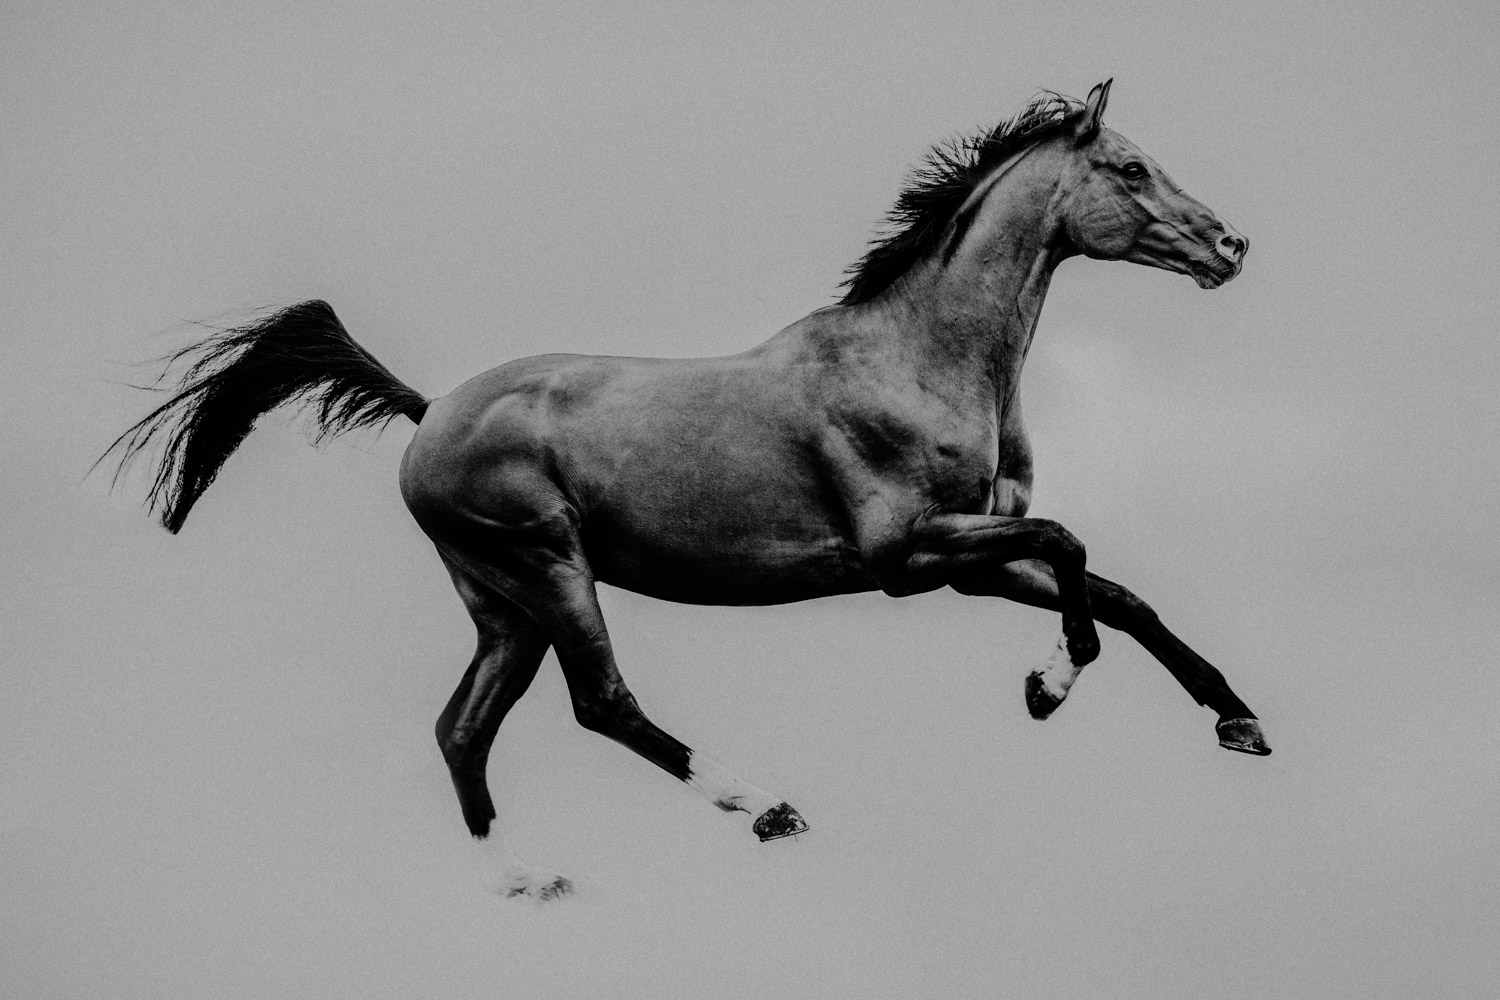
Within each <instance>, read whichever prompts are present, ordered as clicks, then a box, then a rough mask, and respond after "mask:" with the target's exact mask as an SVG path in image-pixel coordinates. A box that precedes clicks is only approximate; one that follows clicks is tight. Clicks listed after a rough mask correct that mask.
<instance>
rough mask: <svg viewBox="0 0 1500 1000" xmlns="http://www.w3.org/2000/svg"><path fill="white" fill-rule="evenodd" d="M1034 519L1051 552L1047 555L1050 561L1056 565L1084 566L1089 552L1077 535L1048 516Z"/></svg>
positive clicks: (1042, 540)
mask: <svg viewBox="0 0 1500 1000" xmlns="http://www.w3.org/2000/svg"><path fill="white" fill-rule="evenodd" d="M1032 520H1033V521H1034V522H1035V523H1036V528H1037V530H1038V531H1039V532H1040V533H1041V542H1042V545H1043V547H1044V548H1045V549H1046V550H1047V551H1048V552H1049V553H1050V554H1049V556H1048V557H1047V561H1048V562H1050V563H1052V565H1053V566H1054V567H1058V566H1061V567H1065V568H1069V569H1071V568H1073V567H1078V568H1080V569H1081V568H1082V567H1083V565H1084V563H1085V561H1086V560H1087V558H1088V554H1087V552H1086V550H1085V549H1084V547H1083V542H1081V541H1079V540H1078V536H1077V535H1075V534H1073V533H1072V532H1071V531H1069V530H1068V529H1067V528H1064V527H1063V526H1062V525H1061V524H1059V523H1057V522H1056V521H1053V520H1050V519H1048V518H1043V517H1038V518H1033V519H1032Z"/></svg>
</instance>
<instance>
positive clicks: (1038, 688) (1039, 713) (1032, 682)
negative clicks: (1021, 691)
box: [1026, 670, 1062, 722]
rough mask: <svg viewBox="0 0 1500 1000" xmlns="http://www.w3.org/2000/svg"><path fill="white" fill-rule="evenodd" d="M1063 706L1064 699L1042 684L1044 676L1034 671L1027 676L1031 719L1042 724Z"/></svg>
mask: <svg viewBox="0 0 1500 1000" xmlns="http://www.w3.org/2000/svg"><path fill="white" fill-rule="evenodd" d="M1061 704H1062V699H1061V698H1059V697H1058V696H1057V695H1055V694H1053V693H1052V692H1051V691H1048V690H1047V685H1045V684H1043V683H1042V675H1041V674H1039V673H1037V672H1036V671H1035V670H1033V671H1032V672H1031V673H1029V674H1027V675H1026V711H1028V712H1030V713H1031V717H1032V718H1033V719H1035V720H1037V721H1038V722H1041V721H1042V720H1043V719H1045V718H1047V716H1049V715H1051V714H1052V713H1053V712H1055V711H1057V706H1058V705H1061Z"/></svg>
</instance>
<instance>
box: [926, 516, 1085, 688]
mask: <svg viewBox="0 0 1500 1000" xmlns="http://www.w3.org/2000/svg"><path fill="white" fill-rule="evenodd" d="M908 552H909V555H908V556H907V559H906V562H905V566H904V567H903V571H902V573H901V578H900V586H901V589H902V590H905V591H907V592H919V591H923V590H932V589H936V588H938V587H942V586H947V585H951V584H955V583H958V582H960V581H962V580H967V579H974V578H981V579H982V578H984V577H987V576H991V575H996V574H999V573H1001V572H1002V571H1003V569H1004V567H1005V565H1006V564H1007V563H1012V562H1015V561H1016V560H1018V559H1039V560H1041V561H1042V562H1043V563H1045V564H1046V565H1047V566H1048V567H1050V569H1051V570H1052V578H1053V580H1054V581H1055V582H1056V604H1055V606H1056V609H1057V610H1058V611H1060V612H1061V613H1062V630H1063V652H1064V654H1065V655H1066V656H1067V658H1068V660H1069V661H1070V663H1071V664H1072V666H1073V667H1074V668H1075V670H1076V669H1078V668H1082V667H1083V666H1084V665H1085V664H1087V663H1091V662H1093V660H1094V658H1095V657H1097V656H1098V655H1099V633H1098V632H1097V631H1095V629H1094V616H1093V613H1092V611H1091V610H1090V609H1089V587H1088V579H1087V575H1086V574H1085V572H1084V568H1083V567H1084V559H1085V556H1084V550H1083V543H1082V542H1080V541H1079V540H1078V539H1077V538H1075V537H1073V533H1072V532H1070V531H1068V529H1066V528H1064V527H1063V526H1062V525H1060V524H1058V523H1057V522H1056V521H1049V520H1047V519H1045V518H1040V517H995V516H990V515H984V514H943V513H933V514H927V515H924V516H923V517H921V518H919V519H918V521H917V523H916V525H915V526H914V527H913V528H912V533H911V536H910V538H909V539H908Z"/></svg>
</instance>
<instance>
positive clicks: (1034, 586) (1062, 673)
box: [952, 560, 1271, 756]
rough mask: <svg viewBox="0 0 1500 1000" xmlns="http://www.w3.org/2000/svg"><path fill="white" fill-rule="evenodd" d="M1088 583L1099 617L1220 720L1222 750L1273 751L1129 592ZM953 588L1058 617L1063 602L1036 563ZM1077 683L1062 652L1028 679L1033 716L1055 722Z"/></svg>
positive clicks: (1212, 670) (1218, 676)
mask: <svg viewBox="0 0 1500 1000" xmlns="http://www.w3.org/2000/svg"><path fill="white" fill-rule="evenodd" d="M1085 578H1086V580H1087V585H1088V591H1089V607H1090V609H1091V611H1092V613H1093V615H1094V618H1095V619H1096V620H1097V621H1099V622H1101V623H1103V624H1105V625H1108V626H1109V627H1110V628H1112V629H1118V630H1119V631H1121V632H1124V633H1125V634H1126V635H1129V636H1130V637H1131V638H1133V639H1135V641H1136V642H1139V643H1140V644H1141V646H1142V647H1144V648H1145V650H1146V651H1147V652H1148V653H1150V654H1151V655H1152V656H1154V657H1156V659H1157V660H1158V661H1160V662H1161V664H1162V666H1164V667H1166V668H1167V670H1168V671H1169V672H1170V673H1171V674H1172V676H1173V677H1175V678H1177V682H1178V683H1179V684H1181V685H1182V686H1183V688H1184V689H1185V690H1186V691H1187V693H1188V694H1190V695H1192V696H1193V700H1194V701H1196V702H1197V703H1198V704H1200V705H1206V706H1208V707H1209V708H1211V709H1213V710H1214V711H1215V712H1217V713H1218V715H1219V721H1218V724H1217V727H1216V728H1217V731H1218V734H1219V745H1220V746H1223V747H1224V748H1226V749H1228V750H1238V751H1240V752H1241V753H1249V754H1256V755H1259V756H1264V755H1266V754H1269V753H1270V752H1271V748H1270V747H1269V746H1267V745H1266V739H1265V735H1264V734H1263V733H1262V732H1261V728H1260V721H1259V720H1258V719H1257V718H1256V717H1255V713H1254V712H1252V711H1250V708H1249V706H1247V705H1246V704H1245V703H1244V702H1243V701H1241V700H1240V697H1239V695H1237V694H1235V693H1234V691H1233V690H1231V689H1230V687H1229V682H1228V681H1227V680H1225V679H1224V675H1223V674H1222V673H1220V672H1219V670H1218V668H1216V667H1215V666H1214V665H1213V664H1211V663H1209V662H1208V661H1207V660H1205V659H1204V658H1203V657H1201V656H1199V655H1198V654H1197V653H1195V652H1194V651H1193V650H1192V648H1191V647H1189V646H1188V644H1187V643H1185V642H1183V641H1182V640H1181V639H1179V638H1177V636H1175V635H1173V634H1172V632H1171V631H1170V630H1169V629H1168V628H1167V627H1166V626H1165V625H1163V624H1162V622H1161V619H1160V618H1158V617H1157V615H1156V612H1155V611H1153V610H1152V609H1151V606H1150V605H1149V604H1147V603H1146V602H1145V601H1143V600H1141V599H1140V598H1139V597H1137V596H1136V595H1135V594H1133V593H1131V592H1130V591H1129V590H1127V589H1126V588H1125V587H1122V586H1120V585H1119V584H1118V583H1113V582H1111V581H1109V580H1106V579H1104V578H1103V577H1102V576H1096V575H1095V574H1093V573H1087V574H1085ZM952 586H953V589H954V590H957V591H958V592H959V593H961V594H970V595H973V596H980V597H1004V598H1008V599H1010V600H1012V601H1017V602H1019V603H1021V604H1030V605H1032V606H1033V607H1038V608H1047V609H1048V610H1052V611H1056V610H1059V608H1060V607H1061V601H1062V597H1061V588H1060V587H1059V586H1058V583H1057V580H1056V579H1054V577H1053V574H1052V570H1051V567H1049V566H1047V565H1046V564H1045V563H1041V562H1037V561H1035V560H1031V561H1025V562H1014V563H1010V564H1008V565H1006V566H1003V567H1001V568H1000V571H999V572H993V573H983V574H979V573H976V574H971V575H969V576H965V577H963V578H962V579H959V580H956V581H954V583H953V585H952ZM1059 646H1060V647H1061V646H1062V643H1059ZM1077 676H1078V669H1077V668H1076V667H1074V666H1073V665H1072V664H1071V663H1068V662H1067V656H1066V651H1065V650H1063V649H1061V648H1060V649H1059V650H1058V652H1057V653H1054V654H1053V657H1052V659H1051V660H1049V661H1048V663H1047V665H1046V666H1044V667H1043V668H1042V669H1041V670H1039V671H1035V672H1033V673H1032V674H1030V675H1029V676H1028V677H1027V679H1026V705H1027V708H1029V709H1030V710H1031V714H1032V716H1033V717H1034V718H1037V719H1045V718H1047V716H1049V715H1051V714H1052V712H1053V710H1055V709H1056V708H1057V706H1058V705H1060V704H1061V703H1062V700H1063V698H1065V697H1066V696H1067V693H1068V689H1069V688H1071V687H1072V685H1073V681H1074V680H1075V679H1077Z"/></svg>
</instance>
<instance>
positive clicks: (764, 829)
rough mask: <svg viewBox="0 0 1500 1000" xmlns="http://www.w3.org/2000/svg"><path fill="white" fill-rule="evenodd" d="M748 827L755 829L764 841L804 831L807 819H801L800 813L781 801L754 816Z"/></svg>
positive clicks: (762, 841)
mask: <svg viewBox="0 0 1500 1000" xmlns="http://www.w3.org/2000/svg"><path fill="white" fill-rule="evenodd" d="M750 829H751V830H753V831H755V835H756V836H757V837H759V838H760V840H761V843H765V842H766V841H768V840H780V839H781V838H782V837H792V836H796V835H797V834H799V833H806V832H807V829H808V827H807V820H805V819H803V818H802V816H801V814H800V813H798V812H797V810H795V809H793V808H792V807H791V806H790V805H789V804H788V803H786V802H783V803H781V804H780V805H776V806H772V807H771V808H769V809H767V810H766V811H765V812H763V813H761V814H760V815H759V816H758V817H756V820H755V822H754V824H752V825H751V827H750Z"/></svg>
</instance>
